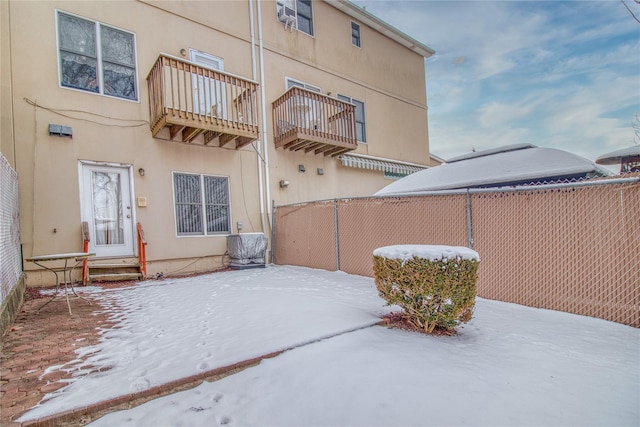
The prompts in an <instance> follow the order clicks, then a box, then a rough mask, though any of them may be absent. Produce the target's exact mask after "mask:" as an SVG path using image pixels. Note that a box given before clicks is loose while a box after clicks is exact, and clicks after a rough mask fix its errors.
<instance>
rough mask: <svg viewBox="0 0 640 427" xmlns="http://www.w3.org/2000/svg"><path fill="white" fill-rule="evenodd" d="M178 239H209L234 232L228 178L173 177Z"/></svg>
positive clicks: (179, 175)
mask: <svg viewBox="0 0 640 427" xmlns="http://www.w3.org/2000/svg"><path fill="white" fill-rule="evenodd" d="M173 191H174V200H175V209H176V230H177V233H178V236H205V235H206V236H208V235H215V234H228V233H230V231H231V214H230V206H229V178H227V177H220V176H211V175H197V174H188V173H178V172H174V174H173Z"/></svg>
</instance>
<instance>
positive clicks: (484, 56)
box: [354, 0, 640, 160]
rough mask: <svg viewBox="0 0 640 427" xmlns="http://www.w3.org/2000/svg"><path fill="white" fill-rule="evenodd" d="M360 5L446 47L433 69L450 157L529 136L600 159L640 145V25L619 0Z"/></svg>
mask: <svg viewBox="0 0 640 427" xmlns="http://www.w3.org/2000/svg"><path fill="white" fill-rule="evenodd" d="M624 1H625V3H626V4H627V5H628V6H629V7H630V8H631V9H632V11H633V12H634V13H635V15H636V16H637V17H638V18H639V19H640V5H638V4H636V3H634V1H633V0H624ZM354 3H355V4H356V5H358V6H361V7H366V10H367V11H368V12H370V13H372V14H374V15H375V16H377V17H379V18H380V19H382V20H384V21H386V22H387V23H389V24H391V25H392V26H394V27H396V28H398V29H399V30H401V31H403V32H404V33H406V34H408V35H410V36H411V37H413V38H415V39H417V40H419V41H421V42H422V43H424V44H426V45H427V46H429V47H431V48H432V49H434V50H435V51H436V55H434V56H433V57H432V58H430V59H428V60H427V61H426V62H425V67H426V74H427V103H428V106H429V111H428V116H429V132H430V135H429V142H430V148H431V151H432V153H434V154H436V155H439V156H440V157H443V158H445V159H446V158H448V157H452V156H455V155H459V154H463V153H467V152H469V151H471V150H472V149H473V148H475V149H476V150H482V149H486V148H493V147H497V146H501V145H506V144H513V143H523V142H527V143H532V144H536V145H538V146H541V147H555V148H560V149H563V150H567V151H570V152H572V153H575V154H578V155H581V156H584V157H586V158H588V159H590V160H595V158H597V157H598V156H599V155H601V154H604V153H607V152H610V151H613V150H616V149H619V148H625V147H628V146H631V145H632V144H634V143H640V141H639V140H638V138H636V137H635V133H634V127H633V125H634V123H636V124H637V123H638V122H637V120H636V115H637V114H640V23H638V22H636V21H635V20H634V18H633V16H632V15H631V14H630V13H629V11H628V10H627V9H626V8H625V6H624V5H623V4H622V3H621V2H620V1H619V0H608V1H536V2H525V1H464V2H463V1H424V0H423V1H418V0H416V1H383V0H354ZM364 42H365V41H363V43H364Z"/></svg>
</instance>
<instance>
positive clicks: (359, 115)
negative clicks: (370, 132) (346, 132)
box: [338, 94, 367, 142]
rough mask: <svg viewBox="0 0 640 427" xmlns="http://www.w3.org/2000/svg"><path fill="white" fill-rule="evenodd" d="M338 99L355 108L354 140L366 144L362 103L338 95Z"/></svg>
mask: <svg viewBox="0 0 640 427" xmlns="http://www.w3.org/2000/svg"><path fill="white" fill-rule="evenodd" d="M338 99H339V100H341V101H346V102H350V103H352V104H353V105H355V106H356V139H357V140H358V141H359V142H367V130H366V126H365V120H364V102H362V101H358V100H357V99H353V98H351V97H348V96H344V95H340V94H338Z"/></svg>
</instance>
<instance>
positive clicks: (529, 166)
mask: <svg viewBox="0 0 640 427" xmlns="http://www.w3.org/2000/svg"><path fill="white" fill-rule="evenodd" d="M612 174H613V173H612V172H611V171H609V170H607V169H605V168H602V167H600V166H597V165H596V164H595V163H593V162H592V161H590V160H587V159H585V158H584V157H580V156H577V155H575V154H572V153H569V152H567V151H563V150H558V149H555V148H539V147H536V146H535V145H531V144H515V145H509V146H505V147H501V148H497V149H491V150H484V151H478V152H474V153H470V154H465V155H463V156H458V157H454V158H453V159H451V160H448V161H447V163H445V164H443V165H441V166H437V167H434V168H430V169H426V170H423V171H420V172H416V173H414V174H411V175H409V176H406V177H404V178H402V179H399V180H398V181H396V182H394V183H392V184H390V185H388V186H386V187H384V188H383V189H382V190H380V191H378V192H377V193H376V194H375V195H376V196H389V195H405V194H412V193H419V192H426V191H442V190H454V189H462V188H486V187H504V186H514V185H523V184H533V183H537V182H542V181H544V182H550V181H561V180H569V179H581V178H591V177H599V176H609V175H612Z"/></svg>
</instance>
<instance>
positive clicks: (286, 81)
mask: <svg viewBox="0 0 640 427" xmlns="http://www.w3.org/2000/svg"><path fill="white" fill-rule="evenodd" d="M284 86H285V90H289V89H291V88H292V87H293V86H298V87H301V88H303V89H307V90H310V91H312V92H318V93H322V89H321V88H320V87H318V86H315V85H311V84H309V83H305V82H303V81H300V80H296V79H292V78H291V77H285V78H284Z"/></svg>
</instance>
